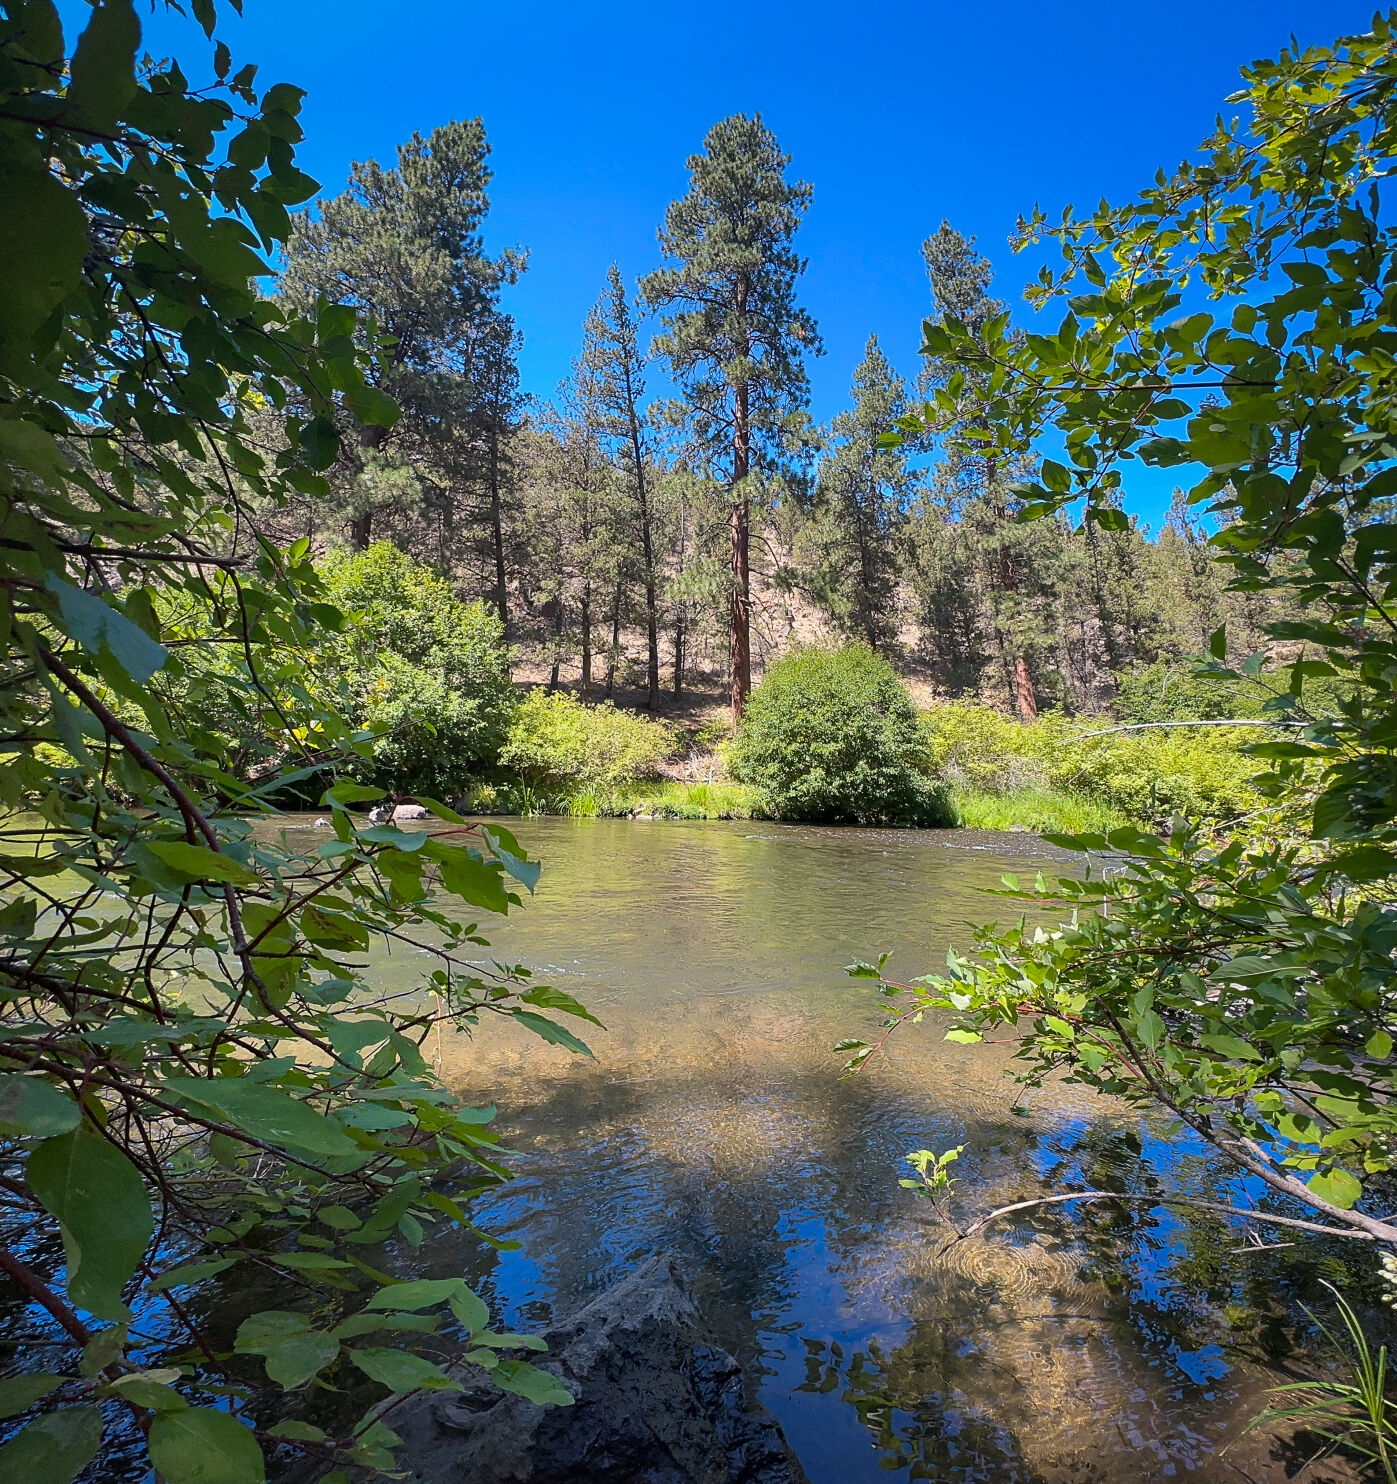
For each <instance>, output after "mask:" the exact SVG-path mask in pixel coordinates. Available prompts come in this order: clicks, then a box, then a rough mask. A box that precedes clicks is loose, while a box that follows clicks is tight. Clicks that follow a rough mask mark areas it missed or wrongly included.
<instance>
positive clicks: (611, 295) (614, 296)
mask: <svg viewBox="0 0 1397 1484" xmlns="http://www.w3.org/2000/svg"><path fill="white" fill-rule="evenodd" d="M582 359H583V361H584V363H585V364H586V365H587V366H588V367H589V368H590V370H591V372H592V375H593V377H594V381H595V385H594V389H593V390H594V395H595V400H596V410H597V414H598V417H599V420H600V431H601V437H602V441H603V445H604V447H605V448H606V450H607V452H608V453H609V455H610V457H611V459H612V462H613V463H614V465H615V467H616V470H617V473H618V475H619V476H620V478H621V480H622V481H623V482H624V485H625V487H626V491H627V494H628V496H629V498H630V502H631V504H632V507H633V513H634V525H633V534H634V538H635V541H636V543H637V544H638V548H639V551H638V557H639V560H638V562H636V563H635V565H636V567H637V568H638V576H639V579H640V584H641V587H642V590H643V592H644V595H645V645H646V692H647V696H646V705H647V706H648V707H649V708H650V709H651V710H652V711H653V710H654V709H655V708H656V707H657V706H658V705H659V703H660V607H659V583H660V568H659V556H658V552H657V550H656V543H655V536H656V532H655V489H654V459H653V455H652V453H651V450H650V440H649V435H648V430H647V428H646V422H645V414H644V412H643V410H642V404H643V402H644V399H645V362H646V356H645V352H644V351H643V350H642V349H641V346H640V336H639V332H638V327H637V324H636V319H635V315H634V313H633V312H632V310H631V303H630V299H629V297H628V296H627V294H626V287H625V284H624V282H623V281H622V278H621V271H620V269H619V268H617V266H616V264H615V263H613V264H612V265H611V271H610V272H609V273H608V275H607V280H606V288H605V290H604V291H603V293H602V295H601V297H600V298H599V299H598V300H597V303H596V305H595V307H594V308H593V310H592V312H591V314H590V315H588V317H587V324H586V328H585V331H584V339H583V351H582ZM621 599H622V588H621V584H620V583H619V582H618V583H617V586H616V594H615V607H614V610H613V611H614V614H615V618H614V620H613V624H612V649H613V651H614V650H615V648H616V643H617V631H618V630H619V626H620V613H621ZM614 669H615V654H614V652H613V655H612V664H611V670H610V671H609V672H608V673H609V674H610V675H612V676H614ZM607 689H608V694H610V685H608V688H607Z"/></svg>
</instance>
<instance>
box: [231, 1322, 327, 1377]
mask: <svg viewBox="0 0 1397 1484" xmlns="http://www.w3.org/2000/svg"><path fill="white" fill-rule="evenodd" d="M239 1348H240V1349H245V1350H252V1351H254V1352H255V1353H257V1354H260V1355H263V1356H264V1357H265V1358H266V1366H267V1375H268V1377H269V1379H271V1380H273V1381H275V1382H276V1384H277V1385H278V1386H281V1387H284V1388H285V1389H286V1390H287V1391H291V1390H293V1389H294V1388H295V1387H297V1386H302V1385H304V1384H305V1383H306V1382H307V1381H309V1380H310V1378H311V1377H312V1376H314V1375H315V1374H316V1372H318V1371H323V1370H324V1369H325V1367H326V1366H327V1365H329V1364H330V1363H331V1362H332V1361H333V1360H335V1359H336V1358H337V1357H338V1356H339V1353H340V1342H339V1341H338V1340H337V1339H335V1338H334V1337H333V1336H332V1335H329V1334H327V1333H326V1332H325V1331H323V1330H309V1331H307V1332H306V1333H305V1334H299V1335H288V1336H287V1337H286V1338H285V1339H283V1340H278V1341H275V1342H270V1341H269V1342H267V1343H265V1344H264V1345H261V1346H258V1345H246V1346H240V1347H239Z"/></svg>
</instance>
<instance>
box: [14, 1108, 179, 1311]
mask: <svg viewBox="0 0 1397 1484" xmlns="http://www.w3.org/2000/svg"><path fill="white" fill-rule="evenodd" d="M25 1178H26V1180H27V1181H28V1183H29V1187H30V1189H31V1190H33V1192H34V1194H35V1195H36V1196H37V1197H38V1199H39V1200H40V1201H41V1202H42V1203H43V1206H44V1208H45V1210H47V1211H48V1213H49V1214H50V1215H51V1216H52V1217H53V1218H54V1219H55V1220H56V1221H57V1222H58V1225H59V1229H60V1231H61V1232H62V1234H63V1251H64V1253H65V1255H66V1256H67V1259H68V1292H69V1294H70V1295H71V1296H72V1299H73V1302H74V1303H76V1304H78V1305H79V1306H80V1307H82V1308H84V1309H87V1310H88V1311H89V1312H90V1313H93V1314H96V1315H97V1317H98V1318H99V1319H111V1320H123V1319H126V1318H128V1317H129V1311H128V1310H127V1308H126V1305H125V1304H124V1303H123V1302H122V1299H121V1291H122V1289H123V1288H124V1287H125V1286H126V1284H127V1283H128V1282H129V1281H130V1279H131V1276H132V1274H133V1273H134V1272H135V1271H136V1268H137V1266H138V1265H139V1263H140V1261H141V1259H142V1258H143V1257H144V1256H145V1253H146V1246H147V1244H148V1243H149V1242H150V1238H151V1233H152V1232H153V1231H154V1228H155V1223H154V1219H153V1217H152V1215H151V1209H150V1198H149V1197H148V1196H147V1194H146V1189H145V1184H144V1182H143V1181H142V1180H141V1177H140V1174H139V1173H138V1172H137V1170H136V1167H135V1165H133V1164H132V1163H131V1161H130V1160H129V1159H127V1157H126V1156H125V1155H124V1154H123V1153H122V1152H121V1150H119V1149H118V1148H117V1147H116V1146H115V1145H114V1144H112V1143H110V1142H109V1141H108V1140H107V1139H105V1138H103V1137H102V1135H101V1134H100V1133H98V1132H97V1130H96V1129H94V1128H93V1127H92V1126H91V1125H90V1124H86V1123H84V1124H82V1125H81V1126H80V1127H78V1128H75V1129H74V1130H73V1131H72V1132H71V1133H67V1134H60V1135H59V1136H58V1137H56V1138H52V1139H46V1140H44V1142H43V1143H42V1144H40V1145H39V1147H38V1148H37V1149H35V1151H34V1152H33V1154H31V1155H30V1156H29V1161H28V1163H27V1165H26V1166H25Z"/></svg>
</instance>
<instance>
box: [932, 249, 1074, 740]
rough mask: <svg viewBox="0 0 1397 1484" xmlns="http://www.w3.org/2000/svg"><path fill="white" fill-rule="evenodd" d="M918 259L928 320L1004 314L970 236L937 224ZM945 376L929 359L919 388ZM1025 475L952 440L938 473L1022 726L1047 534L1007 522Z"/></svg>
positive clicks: (1029, 709)
mask: <svg viewBox="0 0 1397 1484" xmlns="http://www.w3.org/2000/svg"><path fill="white" fill-rule="evenodd" d="M922 255H923V257H924V259H925V261H926V268H927V276H928V277H929V279H930V280H931V292H932V300H933V303H934V306H935V312H934V314H933V316H932V318H933V321H934V322H936V323H942V322H944V321H945V320H946V319H947V318H955V319H957V320H959V321H960V322H961V323H962V324H963V325H965V326H966V328H967V329H969V330H970V331H971V332H972V333H975V332H977V331H978V330H980V329H981V328H982V327H983V326H984V325H985V324H986V323H987V322H988V321H990V320H992V319H994V318H996V317H997V316H998V315H1000V314H1002V313H1003V312H1004V307H1005V306H1004V305H1003V303H1001V302H1000V301H999V300H998V299H995V298H993V297H991V295H990V292H989V289H990V284H991V282H992V270H991V268H990V265H989V263H988V261H987V260H986V259H985V258H983V257H982V256H981V255H980V254H978V253H977V252H976V251H975V243H974V239H973V238H969V239H967V238H965V237H963V236H962V235H961V234H960V233H959V232H957V231H956V230H955V228H954V227H952V226H951V224H950V223H949V222H944V221H943V222H942V223H941V226H940V228H939V229H938V230H937V231H936V232H934V233H933V234H932V235H931V236H930V237H928V238H927V239H926V241H925V242H924V243H923V244H922ZM962 375H963V381H964V384H965V385H966V389H967V394H968V403H969V406H970V408H971V411H970V422H971V423H972V424H973V423H974V422H975V419H976V416H977V413H976V411H975V394H976V392H977V390H978V388H977V387H976V386H975V385H974V377H973V374H966V373H962ZM945 376H946V373H945V371H944V368H942V367H941V366H939V365H938V364H937V363H936V362H935V361H932V362H931V363H929V365H928V367H927V369H926V371H925V372H924V375H923V385H924V386H925V385H927V384H928V383H931V384H941V383H943V382H944V380H945ZM1027 472H1028V471H1027V470H1026V469H1020V468H1016V467H1010V466H1008V465H1006V463H1005V461H1004V460H1003V459H1001V458H999V457H997V456H996V455H995V454H993V453H981V452H978V451H973V448H972V446H971V445H969V444H967V443H964V442H960V441H956V442H953V443H952V444H951V446H950V447H949V449H948V450H947V456H946V458H945V460H944V462H943V466H942V468H941V470H940V471H939V476H940V484H941V487H942V489H943V491H944V507H945V509H946V514H947V517H948V518H950V519H954V520H959V521H962V522H964V523H965V528H964V535H965V537H966V539H967V540H968V541H969V543H970V545H971V547H972V548H973V550H974V551H975V554H976V558H977V562H976V564H977V566H978V569H979V577H980V587H981V591H982V593H983V596H984V599H985V608H986V617H987V621H988V624H989V627H990V630H991V635H992V640H993V647H994V650H995V652H996V653H997V655H998V658H999V662H1000V665H1001V666H1002V669H1003V674H1004V684H1005V688H1006V690H1007V691H1008V693H1009V696H1010V697H1011V700H1012V703H1013V705H1014V708H1015V710H1016V711H1017V712H1018V714H1019V717H1020V718H1021V719H1022V720H1024V721H1029V720H1031V719H1032V718H1033V717H1035V716H1037V714H1038V692H1037V687H1036V685H1035V682H1034V675H1033V664H1032V660H1033V652H1034V651H1035V649H1041V648H1043V647H1044V644H1045V641H1048V640H1049V639H1050V631H1049V630H1047V629H1046V628H1045V625H1044V623H1043V615H1042V611H1041V609H1042V602H1041V599H1042V597H1043V596H1044V594H1043V591H1042V584H1041V583H1040V582H1039V580H1038V578H1039V576H1040V575H1046V566H1047V565H1048V564H1044V563H1040V562H1036V561H1035V559H1034V557H1035V548H1036V547H1039V546H1041V545H1042V544H1043V542H1044V537H1045V534H1047V533H1045V532H1043V531H1041V530H1037V531H1036V530H1035V529H1034V528H1033V527H1032V526H1019V525H1015V524H1014V523H1013V518H1014V516H1015V515H1016V514H1017V511H1018V508H1019V504H1020V502H1019V501H1018V499H1017V498H1016V497H1015V495H1014V494H1013V492H1012V486H1013V485H1014V484H1015V483H1017V482H1018V481H1019V480H1020V479H1022V478H1023V477H1024V476H1025V475H1026V474H1027Z"/></svg>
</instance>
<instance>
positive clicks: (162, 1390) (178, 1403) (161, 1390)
mask: <svg viewBox="0 0 1397 1484" xmlns="http://www.w3.org/2000/svg"><path fill="white" fill-rule="evenodd" d="M178 1375H179V1372H178V1371H176V1370H165V1371H146V1372H144V1373H139V1372H138V1373H137V1374H136V1375H134V1376H118V1377H117V1378H116V1380H115V1381H113V1382H112V1385H113V1387H115V1389H116V1390H117V1391H119V1392H120V1393H121V1395H122V1397H123V1398H124V1399H125V1400H127V1401H130V1402H135V1404H136V1405H137V1406H138V1407H145V1408H146V1409H147V1410H148V1411H151V1412H178V1411H180V1410H182V1409H183V1408H184V1407H187V1406H188V1405H189V1403H188V1402H187V1401H185V1399H184V1398H183V1397H182V1396H181V1395H180V1394H179V1392H177V1391H176V1390H175V1389H174V1387H173V1386H171V1385H169V1381H170V1380H172V1379H173V1378H175V1377H177V1376H178Z"/></svg>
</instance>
